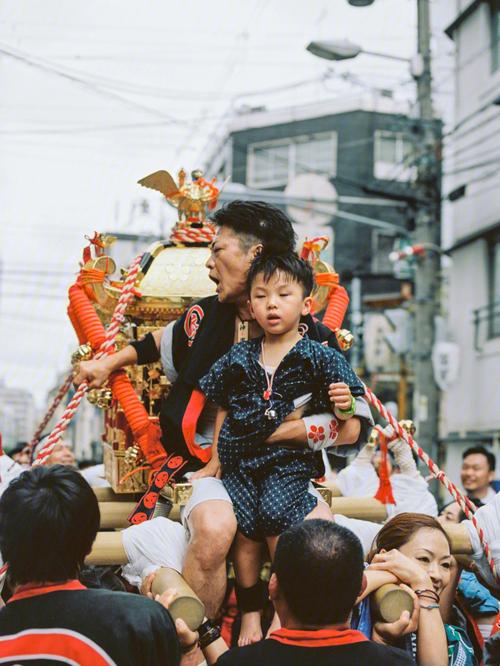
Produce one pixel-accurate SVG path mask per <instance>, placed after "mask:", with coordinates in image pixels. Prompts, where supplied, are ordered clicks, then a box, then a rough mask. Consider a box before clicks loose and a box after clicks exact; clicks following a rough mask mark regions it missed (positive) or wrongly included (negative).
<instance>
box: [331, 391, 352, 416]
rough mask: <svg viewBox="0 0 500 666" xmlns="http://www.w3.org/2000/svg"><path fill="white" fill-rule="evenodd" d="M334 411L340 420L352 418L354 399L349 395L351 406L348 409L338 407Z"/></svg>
mask: <svg viewBox="0 0 500 666" xmlns="http://www.w3.org/2000/svg"><path fill="white" fill-rule="evenodd" d="M335 409H336V411H337V412H338V413H339V414H340V418H343V419H345V420H347V419H350V418H351V416H354V414H355V412H356V398H355V397H354V396H353V395H351V406H350V407H349V408H348V409H341V408H340V407H337V406H336V407H335Z"/></svg>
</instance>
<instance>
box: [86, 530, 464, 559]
mask: <svg viewBox="0 0 500 666" xmlns="http://www.w3.org/2000/svg"><path fill="white" fill-rule="evenodd" d="M444 529H445V531H446V534H447V535H448V538H449V539H450V542H451V552H452V553H453V554H454V555H470V554H471V553H472V546H471V542H470V537H469V532H468V531H467V529H466V528H465V527H464V526H463V525H453V524H450V525H445V527H444ZM85 561H86V562H87V564H102V565H109V564H116V565H118V564H126V563H127V556H126V554H125V550H124V548H123V543H122V537H121V534H120V532H98V533H97V537H96V540H95V541H94V545H93V546H92V550H91V552H90V554H89V555H88V556H87V559H86V560H85Z"/></svg>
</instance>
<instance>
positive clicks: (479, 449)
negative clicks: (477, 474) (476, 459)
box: [462, 446, 497, 472]
mask: <svg viewBox="0 0 500 666" xmlns="http://www.w3.org/2000/svg"><path fill="white" fill-rule="evenodd" d="M475 453H480V454H481V455H483V456H484V457H485V458H486V460H487V461H488V467H489V469H490V472H494V471H495V469H496V466H497V461H496V458H495V454H494V453H492V452H491V451H488V449H486V448H485V447H484V446H471V447H469V448H468V449H466V450H465V451H464V452H463V454H462V460H465V459H466V458H467V456H472V455H474V454H475Z"/></svg>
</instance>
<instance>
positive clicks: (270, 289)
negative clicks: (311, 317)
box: [250, 272, 311, 335]
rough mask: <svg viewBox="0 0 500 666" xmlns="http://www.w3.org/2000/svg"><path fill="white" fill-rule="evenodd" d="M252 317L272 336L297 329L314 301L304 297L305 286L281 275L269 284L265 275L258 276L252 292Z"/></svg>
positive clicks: (276, 276) (274, 276)
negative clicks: (301, 318) (302, 316)
mask: <svg viewBox="0 0 500 666" xmlns="http://www.w3.org/2000/svg"><path fill="white" fill-rule="evenodd" d="M250 305H251V308H252V314H253V316H254V317H255V319H256V320H257V322H258V324H259V325H260V327H261V328H262V329H263V330H264V331H265V332H266V333H269V334H270V335H281V334H283V333H286V332H288V331H292V330H297V329H298V326H299V321H300V317H301V315H306V314H308V312H309V310H310V309H311V299H310V298H309V297H307V298H306V297H305V296H304V290H303V288H302V285H301V284H299V283H298V282H295V281H293V280H291V279H290V278H289V276H287V275H283V274H282V273H279V272H278V273H276V274H275V275H272V276H271V277H270V278H269V280H268V281H267V282H266V281H265V280H264V274H263V273H259V274H258V275H256V276H255V280H254V281H253V283H252V289H251V292H250Z"/></svg>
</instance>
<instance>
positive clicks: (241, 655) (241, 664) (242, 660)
mask: <svg viewBox="0 0 500 666" xmlns="http://www.w3.org/2000/svg"><path fill="white" fill-rule="evenodd" d="M270 642H271V641H269V640H265V641H259V642H258V643H253V645H246V646H245V647H235V648H232V649H230V650H228V651H227V652H224V654H223V655H221V656H220V657H219V659H218V660H217V661H216V662H215V663H216V666H233V664H235V665H237V666H247V665H248V666H255V665H256V664H264V663H267V662H265V661H264V658H265V656H266V655H268V652H269V648H270V647H272V645H270Z"/></svg>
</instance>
